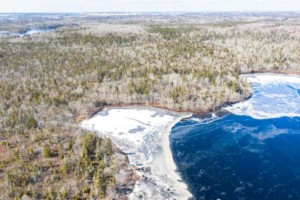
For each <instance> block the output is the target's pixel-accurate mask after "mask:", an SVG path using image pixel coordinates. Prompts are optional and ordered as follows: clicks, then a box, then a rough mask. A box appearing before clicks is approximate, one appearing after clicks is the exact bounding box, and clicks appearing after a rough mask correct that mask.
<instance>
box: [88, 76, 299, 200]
mask: <svg viewBox="0 0 300 200" xmlns="http://www.w3.org/2000/svg"><path fill="white" fill-rule="evenodd" d="M253 74H274V75H276V74H277V75H280V74H282V75H292V76H293V75H294V76H299V75H300V73H299V74H296V73H280V72H266V71H265V72H252V73H242V74H241V75H240V76H246V75H253ZM251 97H252V93H251V94H250V95H248V96H246V97H245V98H244V99H242V100H239V101H236V102H225V103H223V104H221V105H219V106H216V107H215V108H211V109H208V110H206V111H197V112H193V111H192V110H189V111H184V110H176V109H171V108H168V107H164V106H161V105H159V104H157V103H132V104H115V105H106V106H103V107H100V108H97V109H96V110H93V111H92V112H91V114H90V117H89V118H85V120H88V119H91V118H93V117H95V116H96V115H97V114H98V113H99V112H102V111H104V110H105V111H109V110H113V109H146V110H160V111H163V112H165V113H169V114H174V113H175V114H176V115H177V117H175V118H174V120H173V121H171V122H169V123H167V124H166V126H165V127H164V129H163V130H162V131H161V132H162V136H161V143H160V145H161V148H162V155H161V156H160V157H156V159H153V163H154V165H153V166H152V168H153V169H155V170H159V171H163V173H165V174H166V175H167V177H166V182H167V183H168V184H169V185H170V186H171V187H172V188H175V189H177V190H174V191H172V192H174V193H175V195H176V198H177V199H189V198H191V197H192V194H191V193H190V191H189V190H188V186H187V184H186V183H185V182H183V181H182V177H181V176H180V174H179V173H178V172H177V166H176V164H175V161H174V159H173V155H172V152H171V147H170V139H169V136H170V134H171V129H172V128H173V127H174V126H175V125H176V124H177V123H178V122H179V121H181V120H183V119H185V118H190V117H192V116H201V115H204V114H208V113H211V112H222V109H223V108H224V107H226V106H230V105H232V104H235V103H239V102H244V101H246V100H248V99H250V98H251ZM223 111H224V112H228V111H226V110H223ZM187 112H188V113H189V114H187ZM229 112H230V111H229ZM117 146H118V147H120V149H121V150H122V151H123V152H124V149H123V148H122V147H121V146H120V145H118V144H117ZM158 158H161V159H158ZM129 160H130V164H133V167H132V168H133V170H134V171H135V172H136V173H137V174H139V175H140V177H142V176H143V174H141V173H140V172H139V171H138V170H135V169H134V168H135V167H136V168H137V169H139V168H138V167H137V166H134V162H132V161H131V159H130V158H129ZM161 160H162V161H163V164H162V163H161ZM159 162H160V163H159ZM139 184H140V180H137V181H136V184H135V185H134V188H133V192H132V193H131V194H130V197H131V198H130V199H138V198H139V197H140V196H138V195H137V194H139V192H136V194H134V193H135V191H136V190H137V191H143V190H146V189H147V187H146V188H144V187H141V185H139ZM178 188H180V190H178ZM145 199H147V198H145ZM149 199H151V198H149ZM158 199H160V198H158Z"/></svg>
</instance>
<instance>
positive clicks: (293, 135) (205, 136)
mask: <svg viewBox="0 0 300 200" xmlns="http://www.w3.org/2000/svg"><path fill="white" fill-rule="evenodd" d="M246 78H247V79H248V80H249V81H250V82H251V85H252V88H253V96H252V97H251V98H250V99H249V100H247V101H245V102H241V103H238V104H235V105H233V106H230V107H228V108H225V110H227V111H230V112H227V113H225V114H223V115H222V116H220V117H213V116H214V115H212V117H211V118H207V119H204V120H201V119H198V118H190V119H188V120H182V121H181V122H179V123H178V124H177V125H176V126H175V127H173V129H172V131H171V134H170V140H171V149H172V152H173V157H174V160H175V163H176V165H177V168H178V171H179V172H180V173H181V175H182V178H183V180H184V181H185V182H186V183H187V184H188V186H189V189H190V191H191V192H192V193H193V195H194V199H207V200H212V199H224V200H225V199H228V200H234V199H241V200H242V199H243V200H248V199H249V200H250V199H251V200H258V199H266V200H271V199H272V200H273V199H299V196H300V112H299V108H300V107H298V105H299V104H300V98H299V93H298V92H299V89H298V88H300V87H299V86H300V85H299V83H300V78H299V77H297V76H285V75H272V74H267V75H264V74H259V75H250V76H249V77H246Z"/></svg>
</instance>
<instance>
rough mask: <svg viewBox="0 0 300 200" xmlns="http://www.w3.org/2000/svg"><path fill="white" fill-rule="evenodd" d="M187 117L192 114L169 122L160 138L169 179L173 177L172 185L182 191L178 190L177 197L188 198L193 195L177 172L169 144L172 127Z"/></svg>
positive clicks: (190, 115)
mask: <svg viewBox="0 0 300 200" xmlns="http://www.w3.org/2000/svg"><path fill="white" fill-rule="evenodd" d="M189 117H192V114H189V115H186V116H182V117H181V118H178V119H176V120H174V121H173V122H172V123H170V124H169V126H168V127H167V129H166V131H165V134H164V136H163V138H162V148H163V152H164V162H165V163H166V171H167V172H168V173H169V175H168V177H170V179H173V182H174V186H175V187H176V188H182V191H180V194H179V197H182V198H180V199H189V198H191V197H193V196H192V194H191V193H190V191H189V190H188V186H187V184H186V183H184V182H183V179H182V177H181V176H180V174H179V173H178V172H177V166H176V164H175V161H174V158H173V154H172V151H171V146H170V134H171V130H172V128H173V127H174V126H175V125H176V124H177V123H178V122H180V121H181V120H183V119H185V118H189Z"/></svg>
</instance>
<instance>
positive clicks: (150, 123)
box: [81, 107, 191, 200]
mask: <svg viewBox="0 0 300 200" xmlns="http://www.w3.org/2000/svg"><path fill="white" fill-rule="evenodd" d="M187 116H190V114H178V113H174V112H169V111H165V110H162V109H155V108H146V107H127V108H110V109H104V110H103V111H101V112H99V113H98V114H97V115H95V116H94V117H92V118H91V119H87V120H85V121H83V122H82V124H81V125H82V127H83V128H85V129H89V130H93V131H96V132H98V133H99V134H102V135H106V136H107V137H109V138H111V139H112V140H113V141H114V142H115V143H116V144H117V145H118V146H119V147H120V148H121V149H122V150H123V151H124V152H125V153H127V154H128V157H129V160H130V162H131V163H132V165H134V166H137V167H138V168H139V169H140V170H138V173H139V175H140V176H141V179H140V180H139V181H138V182H137V184H136V187H135V189H134V191H133V193H132V194H131V196H130V197H131V199H151V200H152V199H157V200H158V199H188V198H189V197H191V194H190V192H189V191H188V190H187V186H186V185H185V184H184V183H183V182H182V181H181V179H180V176H179V175H178V174H177V173H176V165H175V163H174V161H173V157H172V153H171V150H170V145H169V134H170V131H171V128H172V127H173V126H174V125H175V124H176V123H177V122H179V121H180V120H181V119H182V118H184V117H187Z"/></svg>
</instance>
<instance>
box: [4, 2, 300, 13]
mask: <svg viewBox="0 0 300 200" xmlns="http://www.w3.org/2000/svg"><path fill="white" fill-rule="evenodd" d="M299 10H300V0H0V12H2V13H3V12H126V11H132V12H142V11H182V12H186V11H199V12H201V11H299Z"/></svg>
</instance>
